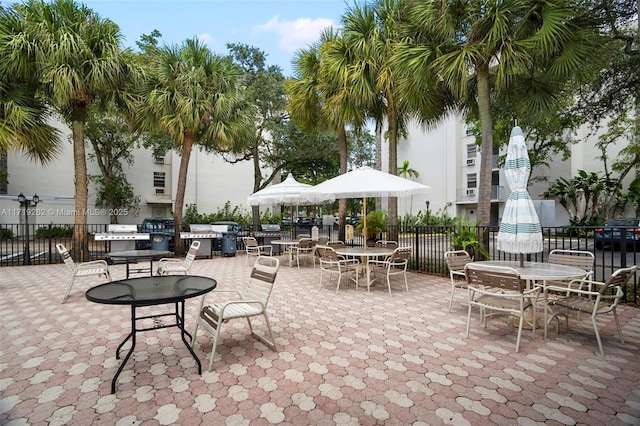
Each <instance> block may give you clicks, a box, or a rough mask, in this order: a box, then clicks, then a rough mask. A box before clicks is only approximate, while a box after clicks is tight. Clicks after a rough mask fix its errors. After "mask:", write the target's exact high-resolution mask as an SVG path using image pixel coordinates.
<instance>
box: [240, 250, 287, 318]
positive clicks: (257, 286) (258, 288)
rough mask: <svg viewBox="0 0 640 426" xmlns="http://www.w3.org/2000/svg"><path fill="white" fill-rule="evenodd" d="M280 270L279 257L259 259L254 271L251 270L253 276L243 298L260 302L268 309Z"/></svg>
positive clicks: (261, 257)
mask: <svg viewBox="0 0 640 426" xmlns="http://www.w3.org/2000/svg"><path fill="white" fill-rule="evenodd" d="M279 269H280V260H279V259H278V258H277V257H270V256H260V257H258V259H257V260H256V263H255V264H254V265H253V269H251V275H249V280H248V282H247V287H246V288H245V291H244V292H243V295H242V296H243V297H242V298H243V299H247V300H257V301H260V302H261V303H262V305H263V306H264V307H266V306H267V303H268V302H269V297H270V296H271V290H272V289H273V284H274V283H275V281H276V277H277V276H278V270H279Z"/></svg>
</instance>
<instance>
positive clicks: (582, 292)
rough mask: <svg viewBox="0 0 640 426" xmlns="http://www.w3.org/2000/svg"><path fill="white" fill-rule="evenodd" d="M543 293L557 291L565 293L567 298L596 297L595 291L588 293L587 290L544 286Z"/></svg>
mask: <svg viewBox="0 0 640 426" xmlns="http://www.w3.org/2000/svg"><path fill="white" fill-rule="evenodd" d="M544 290H545V292H547V291H558V292H566V295H567V296H579V295H582V296H597V295H598V294H600V293H598V292H597V291H589V290H580V289H579V288H567V287H556V286H546V287H545V288H544Z"/></svg>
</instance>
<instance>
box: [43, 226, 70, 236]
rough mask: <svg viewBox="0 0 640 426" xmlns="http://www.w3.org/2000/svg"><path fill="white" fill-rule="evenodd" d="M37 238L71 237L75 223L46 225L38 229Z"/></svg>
mask: <svg viewBox="0 0 640 426" xmlns="http://www.w3.org/2000/svg"><path fill="white" fill-rule="evenodd" d="M35 237H36V238H71V237H73V225H62V226H51V227H49V226H44V227H42V228H38V229H37V230H36V235H35Z"/></svg>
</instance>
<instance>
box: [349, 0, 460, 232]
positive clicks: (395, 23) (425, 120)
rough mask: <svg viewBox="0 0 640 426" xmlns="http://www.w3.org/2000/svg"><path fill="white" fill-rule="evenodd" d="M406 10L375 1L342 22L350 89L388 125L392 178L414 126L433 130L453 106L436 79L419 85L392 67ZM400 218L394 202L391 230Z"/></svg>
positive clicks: (389, 0) (402, 4) (393, 1)
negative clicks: (413, 121)
mask: <svg viewBox="0 0 640 426" xmlns="http://www.w3.org/2000/svg"><path fill="white" fill-rule="evenodd" d="M407 5H408V2H407V1H404V0H375V1H373V2H372V3H368V4H364V5H357V4H356V5H355V6H353V7H351V8H349V9H348V10H347V12H346V13H345V15H344V17H343V18H342V20H343V23H344V30H343V32H344V40H345V44H346V45H347V47H348V51H349V52H351V56H352V58H351V63H350V64H349V67H348V68H347V74H348V75H347V77H346V78H345V85H346V88H347V89H348V90H349V91H350V92H351V95H350V96H351V97H353V98H355V99H358V103H357V104H359V105H360V106H361V107H362V108H364V109H365V110H366V112H367V113H368V114H369V115H370V116H371V117H373V118H374V119H375V120H376V124H378V123H379V121H380V120H383V119H386V121H387V126H388V131H387V137H388V141H389V163H388V167H389V173H391V174H397V173H398V170H397V168H398V149H397V148H398V142H399V140H400V138H401V136H402V135H403V134H404V133H406V128H407V124H408V122H409V120H411V119H418V120H419V121H420V122H422V124H424V125H425V126H430V125H434V124H436V123H437V121H438V120H440V118H442V117H443V116H444V114H446V112H447V111H448V110H449V108H450V107H451V106H452V105H453V100H452V98H451V96H450V95H448V94H447V92H446V91H443V90H442V85H440V84H438V80H437V79H436V78H435V75H431V76H429V75H428V73H427V72H423V73H422V76H423V81H418V80H416V79H415V78H414V76H411V75H409V74H408V73H406V72H404V70H403V69H402V67H403V66H404V65H403V64H402V63H396V62H394V61H393V58H394V52H395V51H396V49H397V46H398V44H399V43H400V41H401V38H400V36H401V34H400V33H399V32H398V29H399V27H400V24H401V22H403V20H404V19H406V18H405V15H406V12H407ZM425 71H428V70H425ZM377 127H378V126H377ZM397 213H398V204H397V198H395V197H392V198H390V199H389V215H388V218H389V224H390V225H391V226H394V225H396V224H397V219H398V215H397Z"/></svg>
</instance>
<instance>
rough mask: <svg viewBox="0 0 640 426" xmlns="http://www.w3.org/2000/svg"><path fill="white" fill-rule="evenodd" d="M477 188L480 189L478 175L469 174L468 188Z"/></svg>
mask: <svg viewBox="0 0 640 426" xmlns="http://www.w3.org/2000/svg"><path fill="white" fill-rule="evenodd" d="M477 187H478V174H477V173H469V174H468V175H467V188H477Z"/></svg>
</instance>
